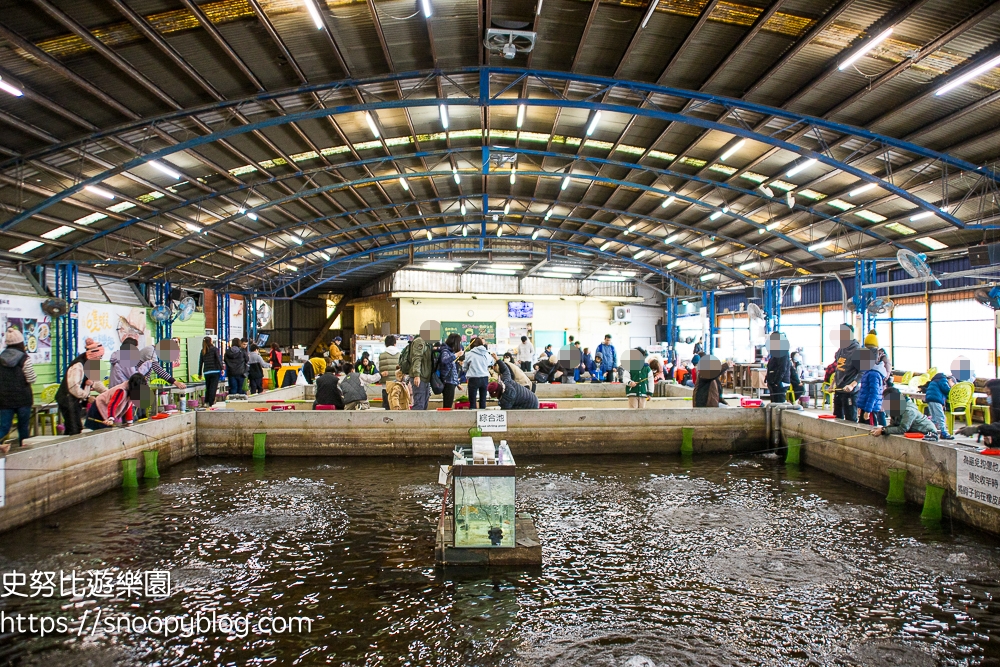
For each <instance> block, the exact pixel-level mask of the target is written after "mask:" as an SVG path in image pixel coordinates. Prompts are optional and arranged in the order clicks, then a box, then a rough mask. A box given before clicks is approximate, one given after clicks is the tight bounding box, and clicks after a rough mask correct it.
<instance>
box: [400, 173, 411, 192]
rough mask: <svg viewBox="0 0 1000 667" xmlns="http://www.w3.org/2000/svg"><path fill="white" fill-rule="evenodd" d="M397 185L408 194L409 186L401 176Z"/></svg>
mask: <svg viewBox="0 0 1000 667" xmlns="http://www.w3.org/2000/svg"><path fill="white" fill-rule="evenodd" d="M399 184H400V185H402V186H403V189H404V190H406V191H407V192H409V190H410V184H409V183H407V182H406V179H405V178H403V177H402V176H400V177H399Z"/></svg>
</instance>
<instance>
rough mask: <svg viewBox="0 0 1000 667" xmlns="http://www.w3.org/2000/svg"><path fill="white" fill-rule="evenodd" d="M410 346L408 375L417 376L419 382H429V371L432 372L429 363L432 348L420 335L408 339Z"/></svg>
mask: <svg viewBox="0 0 1000 667" xmlns="http://www.w3.org/2000/svg"><path fill="white" fill-rule="evenodd" d="M410 348H411V349H410V372H409V376H410V377H411V378H415V377H419V378H420V381H421V382H430V381H431V373H433V372H434V368H433V364H432V363H431V362H432V352H433V348H432V347H431V345H429V344H428V343H427V341H425V340H424V339H423V338H421V337H420V336H417V337H416V338H414V339H413V340H411V341H410Z"/></svg>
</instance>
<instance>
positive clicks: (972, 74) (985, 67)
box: [934, 56, 1000, 248]
mask: <svg viewBox="0 0 1000 667" xmlns="http://www.w3.org/2000/svg"><path fill="white" fill-rule="evenodd" d="M997 65H1000V56H997V57H996V58H993V59H991V60H988V61H987V62H985V63H983V64H982V65H980V66H979V67H976V68H975V69H973V70H970V71H968V72H966V73H965V74H961V75H959V76H957V77H956V78H954V79H952V80H951V81H949V82H948V83H946V84H944V85H943V86H941V87H940V88H938V89H937V91H935V93H934V94H935V95H944V94H945V93H947V92H948V91H949V90H953V89H955V88H958V87H959V86H961V85H962V84H963V83H965V82H966V81H971V80H972V79H975V78H976V77H977V76H979V75H980V74H983V73H985V72H987V71H989V70H991V69H993V68H994V67H996V66H997ZM945 247H946V248H947V247H948V246H945Z"/></svg>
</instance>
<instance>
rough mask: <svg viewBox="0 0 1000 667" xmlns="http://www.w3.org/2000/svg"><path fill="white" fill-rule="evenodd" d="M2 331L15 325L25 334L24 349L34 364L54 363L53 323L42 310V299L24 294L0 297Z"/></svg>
mask: <svg viewBox="0 0 1000 667" xmlns="http://www.w3.org/2000/svg"><path fill="white" fill-rule="evenodd" d="M0 327H2V328H0V331H7V329H8V328H10V327H13V328H15V329H17V330H18V331H20V332H21V334H22V335H24V349H25V350H27V352H28V356H29V357H31V363H33V364H50V363H52V324H51V321H50V319H49V316H48V315H46V314H45V313H43V312H42V300H41V299H32V298H31V297H24V296H5V297H3V298H2V299H0Z"/></svg>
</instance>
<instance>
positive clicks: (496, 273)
mask: <svg viewBox="0 0 1000 667" xmlns="http://www.w3.org/2000/svg"><path fill="white" fill-rule="evenodd" d="M483 273H489V274H490V275H494V276H516V275H517V271H511V270H510V269H483Z"/></svg>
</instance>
